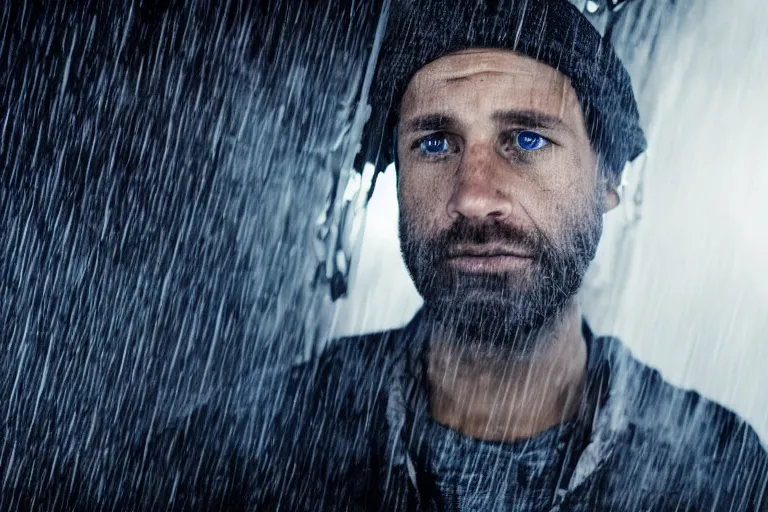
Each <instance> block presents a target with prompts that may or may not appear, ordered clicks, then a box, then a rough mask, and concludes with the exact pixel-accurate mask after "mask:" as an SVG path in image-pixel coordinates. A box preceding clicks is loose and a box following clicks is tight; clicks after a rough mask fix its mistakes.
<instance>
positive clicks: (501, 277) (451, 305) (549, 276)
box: [400, 194, 603, 353]
mask: <svg viewBox="0 0 768 512" xmlns="http://www.w3.org/2000/svg"><path fill="white" fill-rule="evenodd" d="M598 196H599V194H598ZM600 204H601V202H600V198H599V197H593V200H592V202H591V204H590V205H589V208H587V209H586V210H583V214H582V215H581V216H580V217H574V216H571V217H564V220H563V221H562V222H561V223H560V227H559V229H558V230H557V232H555V233H549V234H547V233H545V232H544V231H543V230H541V229H539V228H537V227H533V228H530V229H524V228H521V227H516V226H512V225H509V224H506V223H503V222H499V221H497V220H488V221H485V222H483V223H478V222H474V221H471V220H469V219H467V218H464V217H460V218H459V220H457V221H456V222H455V223H454V224H453V225H452V226H451V227H450V228H448V229H447V230H444V231H442V232H440V233H437V234H435V235H432V236H418V235H417V234H416V233H415V230H414V226H415V224H414V223H413V222H412V219H411V216H410V212H408V211H406V210H405V209H401V215H400V241H401V248H402V254H403V259H404V261H405V265H406V267H407V268H408V271H409V273H410V275H411V278H412V279H413V282H414V284H415V286H416V290H417V291H418V292H419V294H420V295H421V296H422V298H423V299H424V313H425V316H426V318H427V319H428V320H429V321H432V322H436V323H437V324H438V325H440V326H441V327H443V328H446V329H448V330H450V331H451V332H452V333H453V334H454V336H453V338H454V339H456V340H458V341H459V342H461V341H464V342H470V343H477V342H480V343H483V344H492V345H493V346H496V347H499V348H506V349H514V351H515V352H520V353H527V352H529V351H530V350H531V349H532V346H531V343H530V341H531V340H532V339H535V336H533V337H531V338H529V336H527V334H533V333H535V332H538V331H540V330H541V329H542V328H543V327H544V326H545V325H547V324H548V322H554V321H555V319H556V318H558V316H559V313H560V312H561V311H562V310H563V309H564V308H565V307H566V306H567V305H568V304H569V303H570V301H571V299H572V298H573V297H574V296H575V295H576V293H577V292H578V290H579V288H580V287H581V283H582V281H583V279H584V275H585V273H586V271H587V268H588V267H589V264H590V263H591V261H592V259H594V256H595V253H596V251H597V245H598V242H599V240H600V235H601V234H602V228H603V218H602V210H601V208H600ZM491 243H497V244H503V245H504V246H505V247H513V248H515V249H520V250H522V251H524V252H525V253H526V254H531V255H532V256H533V257H532V258H531V259H529V260H527V261H526V263H525V264H524V265H521V266H519V267H516V268H515V269H513V270H509V271H504V272H487V273H467V272H462V271H459V270H457V269H455V268H453V267H451V266H450V265H448V259H449V258H448V256H449V254H450V251H451V249H452V248H455V247H457V246H459V245H475V246H477V245H484V244H491ZM521 340H526V341H522V342H521Z"/></svg>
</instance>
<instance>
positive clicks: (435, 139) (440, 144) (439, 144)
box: [419, 135, 448, 156]
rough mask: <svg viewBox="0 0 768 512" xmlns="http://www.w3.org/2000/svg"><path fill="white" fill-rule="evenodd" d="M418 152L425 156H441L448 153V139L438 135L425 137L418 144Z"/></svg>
mask: <svg viewBox="0 0 768 512" xmlns="http://www.w3.org/2000/svg"><path fill="white" fill-rule="evenodd" d="M419 151H421V152H422V154H424V155H427V156H436V155H443V154H445V153H447V152H448V139H446V138H445V137H442V136H438V135H427V136H426V137H424V138H423V139H421V141H420V142H419Z"/></svg>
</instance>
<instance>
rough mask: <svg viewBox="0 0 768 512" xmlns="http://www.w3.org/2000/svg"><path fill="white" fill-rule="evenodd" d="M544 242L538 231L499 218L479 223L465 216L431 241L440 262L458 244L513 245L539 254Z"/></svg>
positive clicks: (535, 254) (432, 250)
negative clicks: (513, 224)
mask: <svg viewBox="0 0 768 512" xmlns="http://www.w3.org/2000/svg"><path fill="white" fill-rule="evenodd" d="M542 242H544V240H543V237H542V235H541V233H539V232H538V231H534V230H527V229H523V228H521V227H518V226H511V225H509V224H504V223H502V222H498V221H492V222H483V223H477V222H472V221H470V220H468V219H466V218H461V219H459V220H458V221H456V222H455V223H454V224H453V225H452V226H451V227H450V228H448V229H447V230H445V231H443V232H442V233H440V234H438V235H436V236H435V237H433V238H432V239H431V240H430V241H429V245H430V249H429V250H430V252H431V253H432V254H433V257H434V259H435V260H437V261H443V260H445V259H447V258H448V256H449V253H450V252H451V250H452V249H453V248H455V247H458V246H465V245H486V244H498V245H503V246H506V247H513V248H515V249H520V250H522V251H523V252H526V253H529V254H533V255H534V257H537V256H539V255H540V254H541V253H542V251H543V247H542V245H543V244H542Z"/></svg>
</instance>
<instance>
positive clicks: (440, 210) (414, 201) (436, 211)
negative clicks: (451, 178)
mask: <svg viewBox="0 0 768 512" xmlns="http://www.w3.org/2000/svg"><path fill="white" fill-rule="evenodd" d="M427 178H428V177H427V176H421V177H420V179H413V176H412V175H409V174H401V175H400V178H399V180H398V184H397V201H398V205H399V208H400V216H401V217H404V218H406V219H407V221H408V224H409V226H410V227H411V229H412V230H416V231H417V232H419V233H429V232H434V231H437V230H440V229H443V228H444V226H443V224H445V223H446V221H447V220H448V219H447V216H446V215H445V211H446V202H447V198H446V197H445V196H446V190H444V189H445V188H446V187H445V185H446V184H445V183H444V182H443V183H441V182H440V180H430V179H427ZM443 181H445V180H443Z"/></svg>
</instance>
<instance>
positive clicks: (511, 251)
mask: <svg viewBox="0 0 768 512" xmlns="http://www.w3.org/2000/svg"><path fill="white" fill-rule="evenodd" d="M504 256H509V257H514V258H528V259H531V258H533V255H532V254H530V252H529V251H526V250H524V249H519V248H511V247H505V246H502V245H465V246H458V247H454V248H451V249H449V250H448V254H447V256H446V259H449V260H450V259H454V258H495V257H504Z"/></svg>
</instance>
